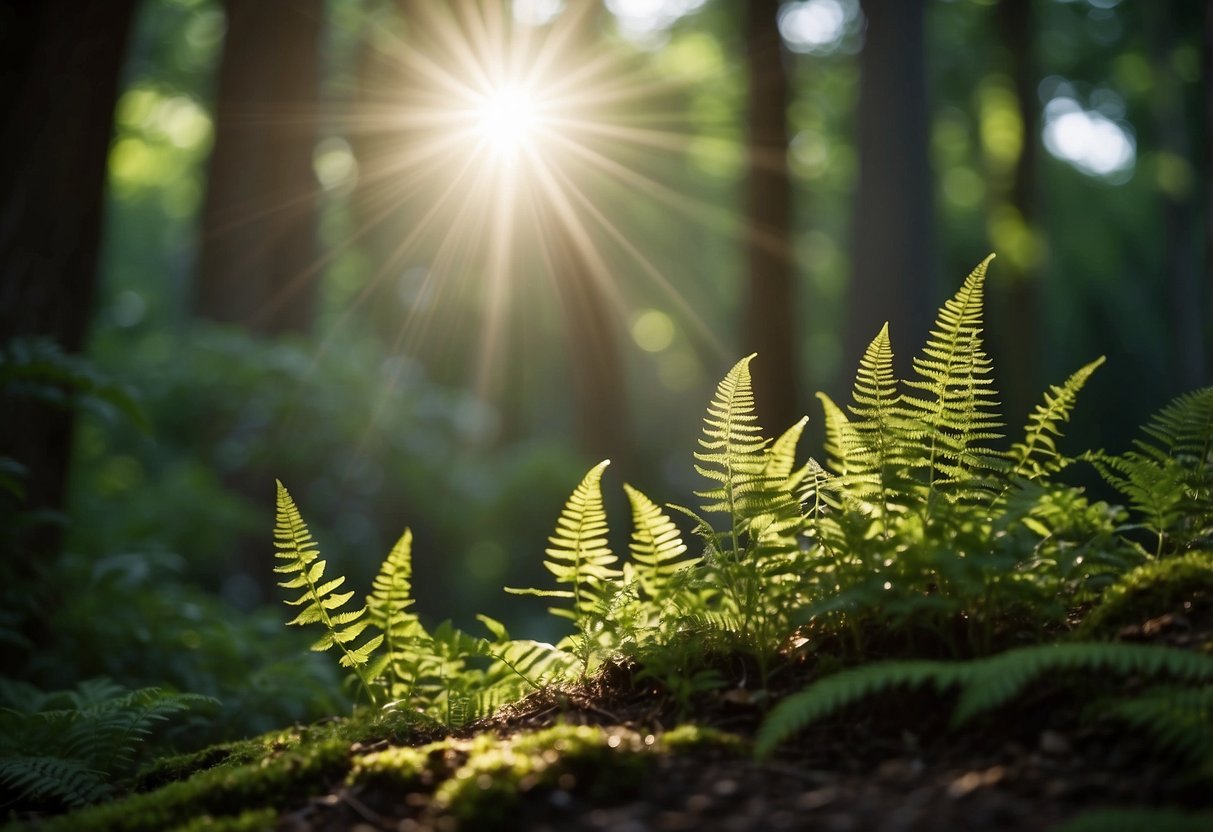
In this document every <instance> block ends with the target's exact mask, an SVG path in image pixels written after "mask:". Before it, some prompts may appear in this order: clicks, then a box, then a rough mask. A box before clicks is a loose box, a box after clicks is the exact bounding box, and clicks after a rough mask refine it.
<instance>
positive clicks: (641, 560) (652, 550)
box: [623, 483, 696, 600]
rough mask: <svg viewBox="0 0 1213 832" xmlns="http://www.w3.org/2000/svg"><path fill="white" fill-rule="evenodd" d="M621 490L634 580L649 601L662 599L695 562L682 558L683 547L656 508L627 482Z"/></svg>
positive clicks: (655, 505)
mask: <svg viewBox="0 0 1213 832" xmlns="http://www.w3.org/2000/svg"><path fill="white" fill-rule="evenodd" d="M623 490H624V492H626V493H627V495H628V502H630V503H631V505H632V542H631V544H630V546H629V547H628V548H629V549H630V550H631V553H632V560H633V561H635V562H636V564H637V568H636V577H637V579H638V580H639V581H640V586H641V588H642V589H643V590H644V592H645V594H646V595H647V596H648V597H649V598H650V599H652V600H662V599H664V598H666V594H667V589H668V587H669V584H670V580H671V579H672V578H673V577H674V575H675V574H676V573H677V572H678V571H680V570H682V569H685V568H687V567H689V566H692V565H693V564H694V563H695V562H696V561H695V559H691V560H684V559H681V558H682V555H683V554H684V553H685V552H686V550H687V547H686V544H685V543H683V542H682V535H681V534H679V532H678V527H677V526H675V525H674V521H673V520H671V519H670V518H669V516H668V515H666V513H665V512H664V511H662V510H661V507H660V506H659V505H657V504H656V503H654V502H653V501H652V500H650V499H649V498H648V497H646V496H645V495H644V494H643V493H641V492H640V491H639V490H638V489H636V488H633V487H632V486H630V485H628V484H627V483H624V486H623Z"/></svg>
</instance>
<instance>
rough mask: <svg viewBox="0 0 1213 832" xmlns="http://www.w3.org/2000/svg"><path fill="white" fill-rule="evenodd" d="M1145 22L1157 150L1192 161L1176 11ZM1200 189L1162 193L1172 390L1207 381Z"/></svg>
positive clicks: (1150, 13) (1158, 11) (1152, 14)
mask: <svg viewBox="0 0 1213 832" xmlns="http://www.w3.org/2000/svg"><path fill="white" fill-rule="evenodd" d="M1145 12H1146V15H1147V18H1146V20H1147V24H1148V26H1149V35H1150V42H1151V47H1152V48H1151V51H1152V52H1153V54H1154V65H1155V67H1157V68H1158V76H1157V77H1158V83H1157V85H1156V87H1155V90H1154V93H1153V95H1152V102H1153V105H1154V113H1153V115H1154V125H1155V130H1156V131H1157V141H1156V143H1157V146H1158V148H1159V149H1160V150H1162V151H1164V152H1165V153H1169V154H1172V155H1174V156H1176V157H1178V158H1180V159H1192V160H1193V161H1194V162H1195V156H1196V154H1194V153H1193V152H1192V146H1191V141H1190V140H1189V137H1188V114H1187V112H1186V108H1185V102H1184V91H1183V82H1182V81H1181V80H1180V79H1179V78H1178V77H1176V75H1175V73H1174V71H1172V70H1170V69H1169V67H1170V65H1171V64H1170V61H1169V57H1170V55H1171V53H1172V51H1173V50H1174V48H1175V45H1176V28H1175V27H1176V23H1177V21H1176V20H1175V10H1173V9H1169V8H1165V7H1159V6H1155V5H1149V6H1147V7H1146V8H1145ZM1195 191H1196V189H1195V188H1192V187H1188V188H1178V189H1177V188H1170V189H1167V188H1163V189H1160V191H1159V199H1160V200H1161V201H1162V217H1163V271H1164V274H1165V278H1166V291H1167V322H1168V327H1167V329H1168V331H1169V332H1170V340H1171V343H1170V345H1169V346H1170V350H1169V352H1170V355H1169V357H1168V361H1167V364H1168V366H1169V367H1170V368H1171V376H1172V378H1171V379H1170V382H1171V383H1170V385H1169V386H1170V387H1171V389H1173V390H1175V391H1177V392H1178V391H1187V390H1191V389H1193V388H1195V387H1199V386H1200V385H1201V384H1203V383H1204V380H1205V363H1204V360H1205V343H1204V342H1205V322H1206V320H1207V318H1206V310H1207V306H1206V305H1207V303H1208V294H1207V288H1208V287H1207V286H1206V287H1204V291H1202V287H1201V268H1200V265H1199V262H1200V257H1201V253H1200V251H1199V244H1198V242H1197V231H1196V229H1197V227H1198V223H1197V219H1196V211H1197V207H1196V200H1197V199H1198V198H1199V197H1198V196H1197V194H1196V192H1195Z"/></svg>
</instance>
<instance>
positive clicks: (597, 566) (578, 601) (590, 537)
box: [506, 459, 620, 675]
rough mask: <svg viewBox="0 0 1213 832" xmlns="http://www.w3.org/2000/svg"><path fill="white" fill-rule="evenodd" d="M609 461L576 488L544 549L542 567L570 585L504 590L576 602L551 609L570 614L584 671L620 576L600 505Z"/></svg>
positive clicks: (586, 477)
mask: <svg viewBox="0 0 1213 832" xmlns="http://www.w3.org/2000/svg"><path fill="white" fill-rule="evenodd" d="M608 465H610V460H605V459H604V460H603V461H602V462H600V463H598V464H597V465H595V466H594V467H593V468H591V469H590V470H589V472H588V473H586V475H585V477H584V478H583V479H582V480H581V482H580V483H579V484H578V486H577V488H575V489H574V490H573V493H572V495H571V496H570V497H569V499H568V502H566V503H565V505H564V509H563V510H562V511H561V512H560V517H559V518H558V519H557V521H556V530H555V531H554V532H553V533H552V536H551V537H549V538H548V542H549V543H551V546H550V547H549V548H547V549H546V550H544V551H545V553H546V554H547V559H546V560H545V561H544V562H543V565H544V566H545V567H547V570H548V571H549V572H551V573H552V575H553V576H555V578H556V582H557V583H559V584H564V585H567V586H568V587H569V589H556V590H539V589H512V588H507V589H506V591H507V592H512V593H514V594H516V595H539V596H542V597H546V598H567V599H570V600H571V601H572V605H571V607H570V608H569V609H564V608H561V607H551V608H549V612H551V613H552V614H553V615H555V616H558V617H560V618H567V619H568V620H570V621H572V622H573V625H574V626H575V627H576V628H577V632H578V635H577V639H578V644H579V650H578V652H579V655H580V657H581V659H582V673H583V675H584V674H585V673H587V672H589V666H590V658H591V656H592V654H593V653H594V651H595V646H596V644H597V642H598V640H599V639H600V638H601V636H602V634H603V632H602V631H603V630H604V629H605V623H606V619H605V618H604V611H605V610H606V609H608V608H609V599H608V596H609V595H610V593H611V583H612V582H613V581H615V580H616V579H617V578H618V577H619V576H620V572H619V570H618V569H615V568H614V567H612V565H611V564H613V563H615V562H616V560H618V558H616V557H615V555H614V554H613V553H612V552H611V549H610V546H609V545H607V516H606V510H605V509H604V508H603V505H602V472H603V471H604V470H605V469H606V467H607V466H608Z"/></svg>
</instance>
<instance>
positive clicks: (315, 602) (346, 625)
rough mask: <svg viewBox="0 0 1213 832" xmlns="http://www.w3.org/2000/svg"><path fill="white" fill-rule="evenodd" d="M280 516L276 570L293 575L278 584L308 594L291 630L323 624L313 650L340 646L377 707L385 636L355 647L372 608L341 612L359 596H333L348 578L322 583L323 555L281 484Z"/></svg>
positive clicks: (302, 598)
mask: <svg viewBox="0 0 1213 832" xmlns="http://www.w3.org/2000/svg"><path fill="white" fill-rule="evenodd" d="M277 485H278V512H277V521H276V523H275V526H274V547H275V549H277V551H276V552H275V556H276V557H277V558H278V559H279V560H280V561H282V563H281V564H280V565H278V566H275V567H274V571H275V572H277V573H279V574H282V575H290V576H293V577H290V578H288V579H286V580H284V581H281V582H280V583H279V584H278V585H279V586H280V587H282V588H283V589H302V590H303V594H302V595H300V596H299V597H298V598H296V599H294V600H291V601H287V602H286V603H288V604H290V605H291V606H302V607H303V611H302V612H300V613H299V615H297V616H296V617H295V618H294V619H293V620H291V621H290V622H288V626H290V625H303V624H313V623H319V624H323V625H324V628H325V630H326V632H325V634H324V635H323V636H322V637H321V638H320V639H319V640H318V641H316V643H315V644H313V645H312V649H313V650H316V651H318V652H319V651H324V650H328V649H329V648H330V647H332V646H333V645H336V646H337V648H338V649H339V650H340V652H341V660H340V664H341V666H342V667H348V668H350V669H352V670H353V671H354V672H355V674H356V675H357V676H358V679H359V681H361V683H362V687H363V689H364V690H365V691H366V693H367V696H368V697H369V698H370V700H371V702H372V703H374V702H376V696H375V691H374V689H373V688H372V687H371V681H370V677H369V676H368V675H367V672H366V671H367V670H368V668H367V665H368V664H369V662H370V660H371V653H372V652H373V651H374V650H375V649H376V648H377V647H378V646H379V645H380V644H381V643H382V642H383V636H382V635H379V636H375V637H374V638H372V639H370V640H369V641H367V642H366V643H364V644H363V645H362V646H360V647H355V646H353V642H354V641H355V640H356V639H357V638H358V637H359V636H360V635H361V634H362V632H363V630H365V629H366V627H367V625H368V624H370V619H369V618H366V617H365V616H366V612H367V608H366V607H365V606H363V607H360V608H359V609H357V610H350V611H346V612H340V613H339V612H335V611H336V610H339V609H340V608H341V607H343V606H345V604H346V602H348V601H349V600H350V598H352V597H353V596H354V593H353V592H343V593H336V594H334V593H333V590H335V589H337V587H339V586H341V585H342V584H343V583H344V581H345V579H344V578H335V579H333V580H331V581H327V582H325V583H318V582H319V581H320V580H321V579H322V578H323V576H324V568H325V562H324V561H323V560H320V559H319V556H320V552H319V549H318V548H317V545H316V542H315V540H313V539H312V535H311V532H309V531H308V528H307V525H306V524H305V523H304V522H303V517H302V516H301V515H300V514H299V509H298V508H296V507H295V501H294V500H292V499H291V495H290V493H289V492H288V491H287V490H286V486H284V485H283V484H282V482H281V481H278V483H277Z"/></svg>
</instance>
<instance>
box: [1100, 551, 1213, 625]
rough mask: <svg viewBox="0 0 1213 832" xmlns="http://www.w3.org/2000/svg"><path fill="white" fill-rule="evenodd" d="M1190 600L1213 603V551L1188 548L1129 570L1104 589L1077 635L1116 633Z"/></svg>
mask: <svg viewBox="0 0 1213 832" xmlns="http://www.w3.org/2000/svg"><path fill="white" fill-rule="evenodd" d="M1187 602H1190V603H1192V604H1194V605H1202V606H1208V605H1213V552H1188V553H1186V554H1183V555H1180V556H1178V557H1171V558H1164V559H1162V560H1157V561H1151V562H1150V563H1146V564H1143V565H1141V566H1139V567H1137V568H1136V569H1134V570H1132V571H1131V572H1127V573H1125V575H1124V576H1123V577H1121V579H1120V580H1119V581H1117V582H1116V583H1115V584H1113V585H1112V586H1111V587H1109V588H1108V590H1107V592H1105V593H1104V596H1103V600H1102V601H1101V602H1100V604H1099V606H1097V607H1095V609H1093V610H1091V612H1090V613H1089V614H1088V615H1087V617H1086V619H1085V620H1084V621H1083V623H1082V626H1081V627H1080V628H1079V630H1078V633H1077V635H1078V636H1079V637H1080V638H1092V637H1098V636H1107V635H1114V634H1115V632H1116V631H1117V630H1119V629H1120V628H1121V627H1124V626H1126V625H1129V624H1140V623H1141V622H1143V621H1147V620H1149V619H1151V618H1154V617H1156V616H1159V615H1163V614H1164V613H1168V612H1175V611H1177V610H1179V609H1182V608H1183V605H1184V604H1185V603H1187Z"/></svg>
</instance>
